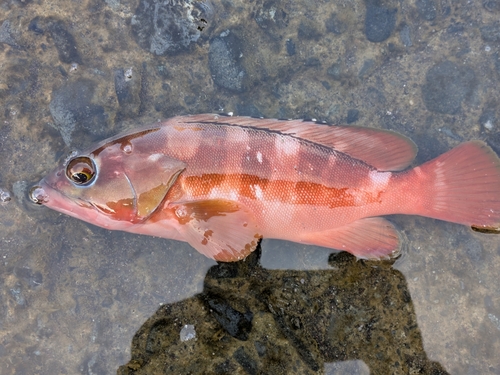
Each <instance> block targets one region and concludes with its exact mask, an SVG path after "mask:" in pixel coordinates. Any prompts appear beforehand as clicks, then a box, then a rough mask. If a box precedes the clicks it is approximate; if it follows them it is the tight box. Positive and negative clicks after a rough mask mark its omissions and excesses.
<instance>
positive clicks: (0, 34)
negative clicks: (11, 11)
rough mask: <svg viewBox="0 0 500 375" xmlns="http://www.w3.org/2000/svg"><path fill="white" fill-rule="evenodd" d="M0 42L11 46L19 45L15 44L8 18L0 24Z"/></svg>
mask: <svg viewBox="0 0 500 375" xmlns="http://www.w3.org/2000/svg"><path fill="white" fill-rule="evenodd" d="M0 43H5V44H8V45H9V46H11V47H19V44H17V43H16V41H15V40H14V38H13V37H12V29H11V26H10V21H9V20H5V21H3V23H2V25H1V26H0Z"/></svg>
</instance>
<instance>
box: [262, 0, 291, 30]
mask: <svg viewBox="0 0 500 375" xmlns="http://www.w3.org/2000/svg"><path fill="white" fill-rule="evenodd" d="M254 20H255V22H256V23H257V25H259V27H260V28H262V29H264V30H268V31H271V30H272V29H274V28H276V27H277V28H279V29H282V28H284V27H286V26H287V25H288V15H287V13H286V12H285V11H284V10H283V8H282V6H281V2H280V1H279V0H278V1H275V0H268V1H266V2H264V4H263V5H262V7H261V8H259V9H258V10H257V11H256V12H255V15H254Z"/></svg>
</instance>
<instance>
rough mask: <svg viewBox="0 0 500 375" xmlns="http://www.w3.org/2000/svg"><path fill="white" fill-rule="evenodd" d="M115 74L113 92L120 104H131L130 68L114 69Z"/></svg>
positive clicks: (132, 99) (132, 98)
mask: <svg viewBox="0 0 500 375" xmlns="http://www.w3.org/2000/svg"><path fill="white" fill-rule="evenodd" d="M114 75H115V93H116V97H117V99H118V103H119V104H120V106H124V105H127V104H131V103H132V102H133V101H134V97H133V95H132V92H131V86H132V85H133V83H132V77H133V75H132V68H129V69H123V68H120V69H116V70H115V72H114Z"/></svg>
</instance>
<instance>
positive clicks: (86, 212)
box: [29, 178, 133, 230]
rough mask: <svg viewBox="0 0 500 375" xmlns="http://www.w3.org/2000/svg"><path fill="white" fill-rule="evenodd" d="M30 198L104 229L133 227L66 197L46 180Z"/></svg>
mask: <svg viewBox="0 0 500 375" xmlns="http://www.w3.org/2000/svg"><path fill="white" fill-rule="evenodd" d="M29 198H30V200H31V201H32V202H34V203H35V204H38V205H43V206H46V207H48V208H51V209H53V210H55V211H58V212H61V213H63V214H66V215H69V216H72V217H75V218H77V219H80V220H83V221H86V222H88V223H90V224H94V225H97V226H99V227H102V228H110V227H112V228H113V229H118V230H125V229H127V228H128V227H130V226H132V225H133V223H130V222H127V221H122V222H117V221H116V220H113V219H112V218H110V217H108V216H106V215H103V214H102V212H101V211H100V210H98V208H97V207H95V206H94V205H93V204H91V203H89V202H86V201H84V200H81V199H75V198H72V197H69V196H67V195H65V194H64V193H62V192H61V191H60V190H58V189H57V188H55V187H53V186H52V185H51V184H50V183H49V182H48V181H47V180H46V179H45V178H44V179H43V180H41V181H40V182H39V183H38V184H37V185H34V186H33V187H32V188H31V189H30V191H29Z"/></svg>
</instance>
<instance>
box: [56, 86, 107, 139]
mask: <svg viewBox="0 0 500 375" xmlns="http://www.w3.org/2000/svg"><path fill="white" fill-rule="evenodd" d="M94 89H95V84H94V83H93V82H92V81H90V80H81V81H77V82H72V83H69V84H67V85H66V86H63V87H61V88H59V89H57V90H55V91H53V92H52V101H51V102H50V104H49V109H50V113H51V115H52V118H53V119H54V122H55V125H56V127H57V129H58V130H59V132H60V133H61V136H62V137H63V140H64V142H65V143H66V145H68V146H70V145H71V144H72V142H73V137H74V136H77V138H78V140H79V144H82V139H85V138H86V137H88V136H89V135H94V136H95V138H94V139H92V140H91V141H93V140H95V139H96V138H99V137H102V136H103V135H104V134H105V131H104V129H105V126H103V125H105V124H106V120H107V117H106V114H105V113H104V108H103V107H101V106H98V105H95V104H92V103H91V100H92V97H93V94H94ZM75 132H76V133H75Z"/></svg>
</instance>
